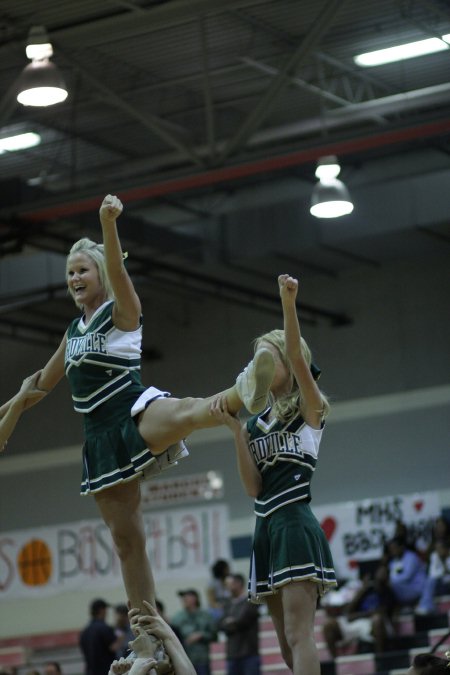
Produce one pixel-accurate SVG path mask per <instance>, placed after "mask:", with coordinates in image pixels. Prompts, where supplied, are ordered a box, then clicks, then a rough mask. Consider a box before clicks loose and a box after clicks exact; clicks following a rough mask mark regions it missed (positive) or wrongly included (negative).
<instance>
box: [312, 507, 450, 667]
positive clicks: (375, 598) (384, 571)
mask: <svg viewBox="0 0 450 675" xmlns="http://www.w3.org/2000/svg"><path fill="white" fill-rule="evenodd" d="M412 535H413V532H411V531H409V530H408V528H407V527H406V526H405V524H404V523H402V522H401V521H399V522H398V523H397V526H396V530H395V533H394V536H393V538H392V539H391V540H390V541H388V542H387V543H386V545H385V549H384V554H383V556H382V558H381V559H380V560H379V561H378V562H377V563H376V564H375V565H373V571H372V572H371V573H363V574H362V575H361V577H362V578H361V579H360V580H359V581H356V582H355V581H350V582H347V583H343V584H342V585H341V587H340V588H339V589H338V590H337V591H332V592H331V593H329V594H328V595H327V596H325V598H324V599H323V600H322V607H323V608H324V610H325V612H326V614H327V620H326V622H325V624H324V626H323V634H324V639H325V641H326V644H327V647H328V650H329V652H330V654H331V656H332V657H333V658H334V657H336V656H337V655H338V654H339V652H340V650H342V648H344V649H345V647H346V645H348V644H349V643H352V642H355V641H358V642H359V643H369V646H370V648H371V650H373V651H374V652H376V653H380V652H384V651H386V649H387V646H388V644H389V638H391V637H394V635H395V629H394V622H393V618H394V616H395V615H396V614H398V613H399V612H401V610H402V609H404V608H408V609H411V610H412V611H414V612H415V613H416V614H418V615H424V614H432V613H434V612H435V611H436V606H435V597H436V596H438V595H446V594H450V525H449V523H448V522H447V521H446V520H445V519H444V518H443V517H439V518H437V519H436V521H435V523H434V525H433V529H432V533H431V541H430V542H429V543H427V542H424V540H423V538H422V537H421V538H417V540H414V537H413V536H412ZM362 568H363V569H364V566H362ZM411 672H414V673H415V672H416V671H411ZM417 672H421V671H417ZM448 672H450V671H448Z"/></svg>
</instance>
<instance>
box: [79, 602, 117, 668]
mask: <svg viewBox="0 0 450 675" xmlns="http://www.w3.org/2000/svg"><path fill="white" fill-rule="evenodd" d="M108 607H109V605H108V603H107V602H105V600H102V599H101V598H98V599H97V600H93V601H92V602H91V605H90V614H91V620H90V622H89V623H88V625H87V626H86V628H85V629H84V630H83V631H82V633H81V635H80V648H81V651H82V653H83V656H84V661H85V666H86V667H85V675H108V673H109V667H110V665H111V663H112V661H113V659H114V654H115V653H116V651H117V649H118V648H119V646H120V643H121V641H120V640H119V639H118V638H117V636H116V634H115V632H114V629H113V628H112V626H109V625H108V624H107V623H106V613H107V610H108Z"/></svg>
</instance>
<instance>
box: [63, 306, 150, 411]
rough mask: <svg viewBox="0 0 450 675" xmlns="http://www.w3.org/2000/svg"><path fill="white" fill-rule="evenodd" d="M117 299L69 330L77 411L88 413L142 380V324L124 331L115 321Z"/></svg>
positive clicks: (69, 371) (69, 370)
mask: <svg viewBox="0 0 450 675" xmlns="http://www.w3.org/2000/svg"><path fill="white" fill-rule="evenodd" d="M113 306H114V301H113V300H109V301H108V302H105V303H104V304H103V305H101V307H99V308H98V309H97V311H96V312H95V314H94V315H93V316H92V318H91V319H90V321H89V322H88V323H87V324H85V322H84V318H83V317H82V318H81V319H74V321H72V323H71V324H70V326H69V328H68V331H67V345H66V353H65V371H66V375H67V378H68V380H69V384H70V388H71V391H72V399H73V403H74V408H75V410H76V411H77V412H81V413H89V412H91V411H92V410H94V409H95V408H96V407H97V406H99V405H100V404H101V403H104V402H105V401H107V400H108V399H110V398H111V397H113V396H116V395H117V394H118V393H119V392H120V391H122V390H123V389H125V388H127V387H130V386H135V387H136V390H137V392H138V393H140V392H141V391H143V389H144V387H143V385H142V382H141V376H140V368H141V343H142V326H139V328H137V330H134V331H121V330H119V329H118V328H116V326H114V324H113V320H112V310H113Z"/></svg>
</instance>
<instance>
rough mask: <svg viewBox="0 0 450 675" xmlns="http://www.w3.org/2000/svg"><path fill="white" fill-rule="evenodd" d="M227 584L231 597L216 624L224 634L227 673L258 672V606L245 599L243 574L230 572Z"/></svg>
mask: <svg viewBox="0 0 450 675" xmlns="http://www.w3.org/2000/svg"><path fill="white" fill-rule="evenodd" d="M227 586H228V588H229V591H230V596H231V597H230V599H229V601H228V602H227V604H226V605H225V607H224V614H223V616H222V618H221V619H220V620H219V623H218V629H219V630H222V631H223V632H224V633H225V634H226V636H227V644H226V654H227V675H260V672H261V670H260V658H259V623H258V619H259V609H258V605H255V604H253V603H250V602H249V601H248V593H247V584H246V583H245V579H244V577H243V575H242V574H231V575H230V576H229V577H228V578H227Z"/></svg>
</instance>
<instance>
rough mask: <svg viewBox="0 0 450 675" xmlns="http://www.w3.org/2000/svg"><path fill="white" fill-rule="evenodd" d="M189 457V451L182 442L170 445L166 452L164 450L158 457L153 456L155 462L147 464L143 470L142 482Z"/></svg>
mask: <svg viewBox="0 0 450 675" xmlns="http://www.w3.org/2000/svg"><path fill="white" fill-rule="evenodd" d="M185 457H189V450H188V449H187V447H186V445H185V444H184V441H179V442H178V443H175V444H174V445H170V446H169V447H168V448H167V450H164V452H162V453H161V454H160V455H155V461H154V462H152V463H151V464H149V465H148V466H147V467H145V469H144V470H143V480H148V479H149V478H153V477H154V476H157V475H158V474H160V473H161V472H162V471H166V469H170V467H171V466H176V465H177V464H178V462H179V460H180V459H184V458H185Z"/></svg>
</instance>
